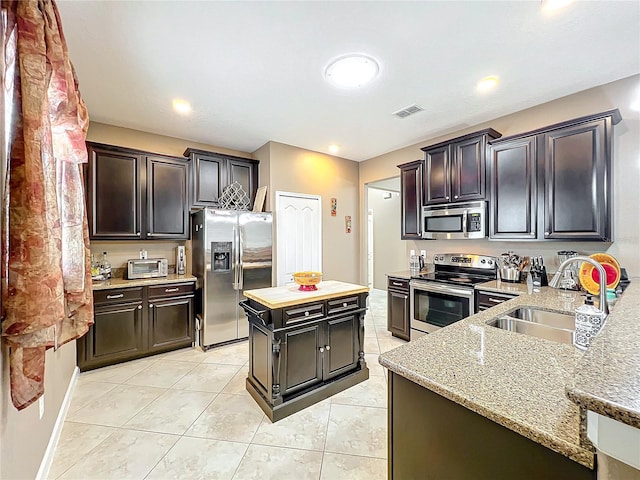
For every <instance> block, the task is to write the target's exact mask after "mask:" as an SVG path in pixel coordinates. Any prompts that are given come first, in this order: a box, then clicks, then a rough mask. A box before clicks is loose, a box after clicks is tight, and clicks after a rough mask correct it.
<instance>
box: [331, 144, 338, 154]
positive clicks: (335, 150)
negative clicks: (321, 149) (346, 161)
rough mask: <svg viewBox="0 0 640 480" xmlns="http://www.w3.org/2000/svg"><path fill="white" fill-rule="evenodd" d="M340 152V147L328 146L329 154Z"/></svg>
mask: <svg viewBox="0 0 640 480" xmlns="http://www.w3.org/2000/svg"><path fill="white" fill-rule="evenodd" d="M339 150H340V147H339V146H338V145H329V152H330V153H332V154H334V155H335V154H336V153H338V151H339Z"/></svg>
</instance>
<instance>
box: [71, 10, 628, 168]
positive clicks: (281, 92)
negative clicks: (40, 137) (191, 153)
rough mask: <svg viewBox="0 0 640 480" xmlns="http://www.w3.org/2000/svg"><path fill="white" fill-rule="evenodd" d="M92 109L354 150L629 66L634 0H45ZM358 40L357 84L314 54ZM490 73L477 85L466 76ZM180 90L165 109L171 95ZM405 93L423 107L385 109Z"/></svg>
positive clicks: (234, 135) (535, 99) (512, 106)
mask: <svg viewBox="0 0 640 480" xmlns="http://www.w3.org/2000/svg"><path fill="white" fill-rule="evenodd" d="M58 6H59V9H60V12H61V17H62V22H63V28H64V32H65V35H66V38H67V43H68V46H69V50H70V55H71V59H72V62H73V63H74V65H75V67H76V70H77V73H78V77H79V80H80V89H81V91H82V94H83V96H84V98H85V100H86V102H87V105H88V108H89V114H90V117H91V119H92V120H94V121H97V122H103V123H108V124H113V125H119V126H123V127H129V128H133V129H138V130H143V131H148V132H153V133H158V134H163V135H170V136H173V137H178V138H184V139H188V140H193V141H198V142H202V143H208V144H213V145H219V146H222V147H226V148H231V149H235V150H241V151H245V152H253V151H255V150H256V149H258V148H259V147H260V146H262V145H263V144H264V143H266V142H268V141H270V140H273V141H277V142H282V143H286V144H290V145H295V146H298V147H303V148H306V149H309V150H316V151H320V152H327V151H328V149H327V147H328V145H329V144H332V143H336V144H338V145H340V146H341V150H340V152H339V153H338V154H337V155H339V156H341V157H344V158H348V159H352V160H357V161H360V160H365V159H368V158H371V157H374V156H377V155H380V154H383V153H386V152H389V151H393V150H396V149H398V148H401V147H404V146H407V145H411V144H414V143H417V142H420V141H423V140H424V139H426V138H429V137H434V136H436V135H440V134H445V133H449V132H453V131H456V130H460V129H462V128H465V127H467V126H470V125H475V124H478V123H481V122H484V121H488V120H490V119H492V118H496V117H499V116H502V115H506V114H509V113H512V112H515V111H519V110H522V109H524V108H527V107H530V106H533V105H537V104H540V103H543V102H546V101H549V100H553V99H555V98H559V97H562V96H565V95H568V94H571V93H574V92H578V91H581V90H585V89H587V88H590V87H593V86H597V85H601V84H604V83H608V82H611V81H614V80H617V79H620V78H624V77H627V76H630V75H633V74H637V73H639V72H640V2H638V1H622V2H616V1H608V0H607V1H582V2H576V3H573V4H571V5H569V6H568V7H567V8H566V9H564V10H562V11H560V12H556V14H555V15H547V14H545V13H544V12H543V11H542V9H541V3H540V1H537V0H534V1H491V2H483V1H469V2H462V1H443V2H436V1H429V2H426V1H425V2H399V1H387V2H384V1H380V2H341V1H331V2H320V1H309V2H308V1H295V2H266V1H263V2H240V1H233V2H214V1H208V2H202V1H195V2H191V1H164V2H155V1H118V2H114V1H65V0H59V2H58ZM350 52H362V53H367V54H369V55H373V56H374V57H376V58H377V59H379V61H380V63H381V73H380V75H379V77H378V78H377V79H376V80H375V81H374V82H373V83H372V84H370V85H369V86H366V87H362V88H361V89H358V90H355V91H353V90H350V91H345V90H339V89H336V88H334V87H332V86H331V85H330V84H328V83H327V82H326V80H325V79H324V78H323V71H324V69H325V67H326V65H327V64H328V62H329V61H330V60H331V59H333V58H335V57H337V56H340V55H343V54H345V53H350ZM486 75H498V76H499V77H500V79H501V83H500V85H499V87H498V88H497V89H496V90H495V91H494V92H492V93H490V94H485V95H480V94H478V93H476V91H475V84H476V82H477V81H478V80H479V79H480V78H482V77H484V76H486ZM175 97H180V98H183V99H185V100H188V101H189V102H191V104H192V106H193V113H192V114H191V115H190V116H188V117H184V116H179V115H177V114H175V113H174V112H173V111H172V109H171V101H172V99H173V98H175ZM413 103H417V104H418V105H421V106H422V107H424V109H425V110H424V111H423V112H420V113H418V114H415V115H412V116H410V117H408V118H405V119H398V118H396V117H395V116H393V115H392V112H394V111H397V110H399V109H401V108H403V107H406V106H408V105H410V104H413Z"/></svg>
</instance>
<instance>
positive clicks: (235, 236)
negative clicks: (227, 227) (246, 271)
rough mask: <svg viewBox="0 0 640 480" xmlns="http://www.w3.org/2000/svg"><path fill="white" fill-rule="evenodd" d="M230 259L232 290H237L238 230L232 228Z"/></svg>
mask: <svg viewBox="0 0 640 480" xmlns="http://www.w3.org/2000/svg"><path fill="white" fill-rule="evenodd" d="M231 258H232V265H233V267H232V268H233V289H234V290H238V269H239V265H238V229H237V228H236V227H235V226H234V227H233V242H231Z"/></svg>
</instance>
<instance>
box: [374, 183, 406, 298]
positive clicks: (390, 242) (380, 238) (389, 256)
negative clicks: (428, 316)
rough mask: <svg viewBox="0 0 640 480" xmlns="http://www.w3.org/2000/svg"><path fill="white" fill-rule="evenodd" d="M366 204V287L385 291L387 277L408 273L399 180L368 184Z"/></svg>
mask: <svg viewBox="0 0 640 480" xmlns="http://www.w3.org/2000/svg"><path fill="white" fill-rule="evenodd" d="M365 200H366V206H365V211H366V212H367V245H366V252H367V275H366V278H367V283H369V282H371V283H370V285H369V286H370V288H375V289H380V290H386V288H387V279H386V274H387V273H391V272H398V271H401V270H406V269H407V261H406V244H405V242H404V241H403V240H401V239H400V177H399V176H398V177H392V178H388V179H385V180H378V181H375V182H371V183H367V184H365ZM370 257H371V258H370Z"/></svg>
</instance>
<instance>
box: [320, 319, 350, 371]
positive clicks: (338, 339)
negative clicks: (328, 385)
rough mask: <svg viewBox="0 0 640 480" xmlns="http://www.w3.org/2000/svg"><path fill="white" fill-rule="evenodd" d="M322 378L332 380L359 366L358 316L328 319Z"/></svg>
mask: <svg viewBox="0 0 640 480" xmlns="http://www.w3.org/2000/svg"><path fill="white" fill-rule="evenodd" d="M325 329H326V332H325V339H326V342H327V343H326V345H325V350H324V352H323V353H324V357H323V369H322V371H323V375H322V378H323V379H324V380H325V381H326V380H330V379H332V378H334V377H337V376H339V375H342V374H343V373H346V372H349V371H351V370H353V369H354V368H356V367H357V366H358V350H359V348H358V347H359V343H358V316H356V315H346V316H343V317H340V318H332V319H330V320H327V322H326V324H325Z"/></svg>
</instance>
